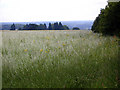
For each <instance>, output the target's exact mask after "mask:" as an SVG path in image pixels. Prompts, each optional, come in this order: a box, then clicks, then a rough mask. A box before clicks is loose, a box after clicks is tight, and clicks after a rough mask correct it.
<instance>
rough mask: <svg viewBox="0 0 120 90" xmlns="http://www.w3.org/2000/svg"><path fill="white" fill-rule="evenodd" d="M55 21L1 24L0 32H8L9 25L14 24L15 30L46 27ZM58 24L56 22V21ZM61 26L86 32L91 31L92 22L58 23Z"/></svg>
mask: <svg viewBox="0 0 120 90" xmlns="http://www.w3.org/2000/svg"><path fill="white" fill-rule="evenodd" d="M54 22H55V21H43V22H4V23H2V28H0V30H10V27H11V25H12V24H13V23H14V24H15V26H16V28H17V29H19V28H22V27H23V26H24V25H25V24H29V23H32V24H38V25H39V24H44V23H45V24H46V25H47V26H48V25H49V23H54ZM57 22H58V21H57ZM60 22H62V24H63V25H67V26H68V27H69V28H70V29H72V28H73V27H78V28H80V29H81V30H88V29H91V27H92V25H93V21H60Z"/></svg>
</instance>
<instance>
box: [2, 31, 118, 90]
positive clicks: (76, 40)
mask: <svg viewBox="0 0 120 90" xmlns="http://www.w3.org/2000/svg"><path fill="white" fill-rule="evenodd" d="M2 37H3V41H2V42H3V43H2V44H3V45H2V59H3V60H2V68H3V71H2V87H3V88H117V87H118V79H117V78H118V77H119V76H118V74H119V71H118V70H119V68H118V65H119V59H118V56H119V55H118V52H119V51H118V50H119V49H118V42H117V39H118V38H114V37H109V36H108V37H104V36H102V35H100V34H95V33H92V31H87V30H85V31H84V30H80V31H18V32H12V31H11V32H8V31H4V32H3V33H2Z"/></svg>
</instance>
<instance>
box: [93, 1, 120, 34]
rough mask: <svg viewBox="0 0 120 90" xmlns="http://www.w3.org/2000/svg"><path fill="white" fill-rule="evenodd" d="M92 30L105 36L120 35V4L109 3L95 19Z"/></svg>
mask: <svg viewBox="0 0 120 90" xmlns="http://www.w3.org/2000/svg"><path fill="white" fill-rule="evenodd" d="M92 30H93V31H94V32H98V33H103V34H104V35H118V36H119V35H120V2H108V5H107V6H106V8H105V9H101V12H100V14H99V15H98V17H97V18H96V19H95V21H94V23H93V26H92Z"/></svg>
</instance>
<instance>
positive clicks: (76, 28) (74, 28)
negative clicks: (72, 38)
mask: <svg viewBox="0 0 120 90" xmlns="http://www.w3.org/2000/svg"><path fill="white" fill-rule="evenodd" d="M72 30H80V28H78V27H73V29H72Z"/></svg>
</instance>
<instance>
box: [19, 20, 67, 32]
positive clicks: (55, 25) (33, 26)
mask: <svg viewBox="0 0 120 90" xmlns="http://www.w3.org/2000/svg"><path fill="white" fill-rule="evenodd" d="M19 30H22V29H21V28H20V29H19ZM23 30H69V28H68V26H66V25H62V23H61V22H59V23H58V22H55V23H53V24H51V23H49V25H48V28H47V25H46V24H40V25H37V24H26V25H24V27H23Z"/></svg>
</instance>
